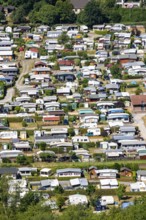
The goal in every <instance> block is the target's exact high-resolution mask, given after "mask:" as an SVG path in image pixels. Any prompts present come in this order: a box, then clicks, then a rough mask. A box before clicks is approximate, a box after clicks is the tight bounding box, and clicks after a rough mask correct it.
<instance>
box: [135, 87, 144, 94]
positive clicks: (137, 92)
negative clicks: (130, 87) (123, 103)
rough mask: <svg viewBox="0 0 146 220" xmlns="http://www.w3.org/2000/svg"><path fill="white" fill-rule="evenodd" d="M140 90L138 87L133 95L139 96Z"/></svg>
mask: <svg viewBox="0 0 146 220" xmlns="http://www.w3.org/2000/svg"><path fill="white" fill-rule="evenodd" d="M142 92H143V91H142V89H141V88H140V87H138V88H137V89H136V90H135V95H140V94H141V93H142Z"/></svg>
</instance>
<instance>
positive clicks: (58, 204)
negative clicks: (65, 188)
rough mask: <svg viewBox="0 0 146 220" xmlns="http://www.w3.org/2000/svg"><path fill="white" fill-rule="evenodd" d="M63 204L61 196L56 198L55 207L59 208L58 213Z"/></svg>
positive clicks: (63, 200) (63, 199)
mask: <svg viewBox="0 0 146 220" xmlns="http://www.w3.org/2000/svg"><path fill="white" fill-rule="evenodd" d="M64 203H65V198H64V197H63V196H58V197H57V201H56V204H57V206H58V208H59V211H61V210H62V206H64Z"/></svg>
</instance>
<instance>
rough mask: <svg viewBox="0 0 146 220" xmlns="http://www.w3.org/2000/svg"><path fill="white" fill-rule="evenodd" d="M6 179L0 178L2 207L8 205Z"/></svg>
mask: <svg viewBox="0 0 146 220" xmlns="http://www.w3.org/2000/svg"><path fill="white" fill-rule="evenodd" d="M8 189H9V185H8V179H7V178H6V177H5V176H2V177H1V178H0V201H1V203H2V204H3V206H4V207H7V205H8V199H9V193H8Z"/></svg>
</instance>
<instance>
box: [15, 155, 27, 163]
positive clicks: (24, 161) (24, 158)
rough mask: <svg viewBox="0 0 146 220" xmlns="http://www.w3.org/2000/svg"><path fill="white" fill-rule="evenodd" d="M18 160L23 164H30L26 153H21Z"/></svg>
mask: <svg viewBox="0 0 146 220" xmlns="http://www.w3.org/2000/svg"><path fill="white" fill-rule="evenodd" d="M16 162H17V163H19V164H21V165H27V164H29V162H28V159H27V157H26V156H24V155H20V156H18V157H17V159H16Z"/></svg>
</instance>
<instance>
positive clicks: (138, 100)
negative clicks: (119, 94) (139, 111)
mask: <svg viewBox="0 0 146 220" xmlns="http://www.w3.org/2000/svg"><path fill="white" fill-rule="evenodd" d="M130 98H131V103H132V105H141V104H142V103H146V95H132V96H131V97H130Z"/></svg>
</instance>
